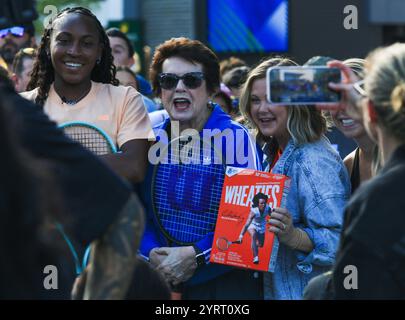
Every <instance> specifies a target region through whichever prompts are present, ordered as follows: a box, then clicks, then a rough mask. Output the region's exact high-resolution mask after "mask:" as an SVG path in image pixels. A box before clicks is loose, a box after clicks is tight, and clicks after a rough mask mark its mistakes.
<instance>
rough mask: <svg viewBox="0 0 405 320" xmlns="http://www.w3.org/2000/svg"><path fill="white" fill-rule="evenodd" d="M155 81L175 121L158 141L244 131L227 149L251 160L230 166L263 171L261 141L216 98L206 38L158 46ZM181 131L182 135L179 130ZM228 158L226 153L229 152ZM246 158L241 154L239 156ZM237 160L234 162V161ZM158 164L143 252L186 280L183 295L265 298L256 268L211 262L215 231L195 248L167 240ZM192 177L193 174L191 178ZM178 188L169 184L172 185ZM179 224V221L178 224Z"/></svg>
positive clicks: (146, 186) (215, 66)
mask: <svg viewBox="0 0 405 320" xmlns="http://www.w3.org/2000/svg"><path fill="white" fill-rule="evenodd" d="M150 75H151V80H152V84H153V88H154V91H155V93H156V94H157V95H158V96H160V98H161V100H162V104H163V106H164V108H165V110H166V111H167V112H168V114H169V117H170V118H169V119H167V120H165V121H163V122H162V123H160V124H159V125H157V126H156V127H155V128H154V130H155V134H156V136H157V140H161V141H163V140H162V139H161V137H162V135H167V136H169V138H170V139H173V138H175V137H176V133H174V132H173V131H172V129H173V128H174V127H177V126H178V127H179V131H180V132H183V130H186V129H194V131H196V132H199V133H201V132H202V131H203V130H204V131H205V130H212V131H215V130H217V131H218V132H224V131H225V130H227V129H228V132H232V133H234V136H235V137H236V136H237V134H236V133H237V132H238V133H240V132H242V133H243V134H242V139H243V140H239V142H238V139H237V138H235V142H232V143H230V142H229V143H228V141H227V143H225V144H224V145H223V147H224V148H223V149H222V151H223V153H224V152H225V153H227V151H229V150H230V149H232V151H233V152H231V154H236V155H237V154H238V153H240V152H241V151H242V150H244V152H246V153H247V154H248V156H247V158H246V161H245V162H243V161H239V160H238V159H236V160H235V159H226V160H227V164H228V165H233V166H237V167H250V168H253V169H259V170H260V169H261V164H260V160H259V158H258V157H257V149H256V144H255V143H254V141H253V140H251V138H250V136H249V134H248V132H247V130H246V128H244V127H243V126H241V125H239V124H238V123H235V122H234V121H232V119H231V117H230V116H229V115H228V114H227V113H225V112H224V111H223V110H222V109H221V108H220V107H219V106H218V105H215V104H213V103H212V102H211V101H210V98H211V96H212V95H213V94H214V93H215V92H216V91H217V90H218V88H219V86H220V82H219V63H218V59H217V57H216V55H215V54H214V53H213V52H212V51H211V50H210V49H209V48H207V47H206V46H205V45H203V44H202V43H201V42H199V41H196V40H190V39H187V38H173V39H170V40H168V41H166V42H164V43H163V44H161V45H160V46H158V47H157V48H156V51H155V55H154V57H153V61H152V66H151V72H150ZM177 135H178V133H177ZM224 155H225V156H227V155H226V154H224ZM239 159H240V158H239ZM228 160H231V161H228ZM152 171H153V166H152V165H150V166H149V170H148V172H147V175H146V178H145V181H144V183H143V185H141V186H140V194H141V198H142V199H143V202H144V204H145V206H146V208H147V210H146V211H147V214H148V218H147V224H146V230H145V235H144V238H143V242H142V244H141V253H142V254H143V255H144V256H145V257H147V258H148V259H149V260H150V263H151V264H152V265H153V266H155V267H156V268H157V269H158V270H159V271H161V272H162V274H163V275H164V277H165V278H166V280H167V281H168V282H170V283H172V284H174V285H176V284H180V283H181V284H184V292H183V299H260V298H261V296H260V293H261V281H260V278H258V277H257V276H256V277H255V276H254V274H253V272H249V271H244V270H237V269H232V268H229V267H225V266H221V265H211V264H207V262H208V261H209V257H210V252H211V246H212V240H213V232H210V233H208V234H207V235H206V236H205V237H204V238H203V239H202V240H201V241H198V242H197V243H195V245H194V246H175V245H170V244H169V243H168V241H167V240H166V239H165V238H164V236H163V234H162V232H161V231H160V229H159V226H158V224H157V222H156V218H154V215H153V208H152V197H151V194H150V190H151V183H152V182H151V181H152ZM190 178H191V177H190ZM171 187H172V186H167V188H168V189H169V188H171ZM174 223H176V222H174Z"/></svg>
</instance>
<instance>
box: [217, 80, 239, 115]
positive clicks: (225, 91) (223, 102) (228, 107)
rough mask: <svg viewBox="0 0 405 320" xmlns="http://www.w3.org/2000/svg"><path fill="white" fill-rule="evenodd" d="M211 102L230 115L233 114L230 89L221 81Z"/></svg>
mask: <svg viewBox="0 0 405 320" xmlns="http://www.w3.org/2000/svg"><path fill="white" fill-rule="evenodd" d="M212 102H214V103H216V104H218V105H219V106H220V107H221V108H222V110H224V111H225V112H226V113H228V114H229V115H231V116H234V115H235V109H234V107H233V104H232V98H231V90H230V89H229V88H228V87H226V86H225V85H224V84H223V83H221V87H220V90H219V91H217V92H216V93H214V95H213V96H212Z"/></svg>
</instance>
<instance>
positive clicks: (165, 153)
mask: <svg viewBox="0 0 405 320" xmlns="http://www.w3.org/2000/svg"><path fill="white" fill-rule="evenodd" d="M189 137H190V136H189V135H187V136H179V137H176V138H174V139H171V140H170V142H169V143H168V144H167V145H166V146H165V147H164V148H163V150H162V151H161V154H160V157H159V160H160V159H164V158H165V157H167V158H166V159H169V156H170V153H169V146H170V145H171V144H172V142H174V141H175V140H178V141H179V142H181V141H187V139H189ZM197 139H199V140H200V143H201V141H203V143H208V142H207V139H204V138H203V137H201V135H200V134H199V135H198V137H197ZM213 141H215V136H211V137H210V146H211V150H213V152H214V153H215V154H217V155H219V156H220V158H219V159H221V161H222V167H223V174H224V177H225V172H226V164H225V162H224V159H223V157H224V156H223V154H222V152H218V150H217V149H218V148H216V146H215V145H214V143H213ZM183 147H185V146H183ZM200 155H201V154H200ZM203 155H204V154H203ZM179 160H180V159H179ZM214 164H215V163H214ZM166 165H168V164H166ZM186 165H187V164H186ZM159 166H160V162H158V164H155V165H154V168H153V174H152V183H151V189H150V190H151V199H152V208H153V213H154V216H155V219H156V221H157V224H158V226H159V229H160V231H161V232H162V233H163V235H164V236H165V238H166V240H168V242H169V245H172V244H173V243H175V244H177V245H179V246H190V245H193V244H195V242H182V241H178V240H176V239H174V238H173V237H172V236H171V235H170V234H169V233H168V232H167V231H166V230H165V228H164V227H163V225H162V223H161V221H160V218H159V215H158V212H157V208H156V204H155V201H154V194H155V192H154V186H155V176H156V172H157V170H158V168H159ZM219 197H221V195H219ZM219 201H220V200H219ZM218 208H219V206H218ZM217 214H218V213H217ZM214 230H215V224H214V229H213V230H212V231H214Z"/></svg>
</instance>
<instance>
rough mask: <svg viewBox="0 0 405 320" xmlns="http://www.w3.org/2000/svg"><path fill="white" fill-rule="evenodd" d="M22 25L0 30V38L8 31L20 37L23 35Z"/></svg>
mask: <svg viewBox="0 0 405 320" xmlns="http://www.w3.org/2000/svg"><path fill="white" fill-rule="evenodd" d="M24 31H25V29H24V27H12V28H6V29H2V30H0V39H3V38H5V37H6V36H7V35H8V34H9V33H11V34H12V35H13V36H15V37H19V38H21V37H22V36H23V35H24Z"/></svg>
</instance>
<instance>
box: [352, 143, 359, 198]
mask: <svg viewBox="0 0 405 320" xmlns="http://www.w3.org/2000/svg"><path fill="white" fill-rule="evenodd" d="M350 184H351V185H352V194H353V193H354V191H356V189H357V188H358V187H359V185H360V148H359V147H357V148H356V153H355V154H354V160H353V167H352V172H351V173H350Z"/></svg>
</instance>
